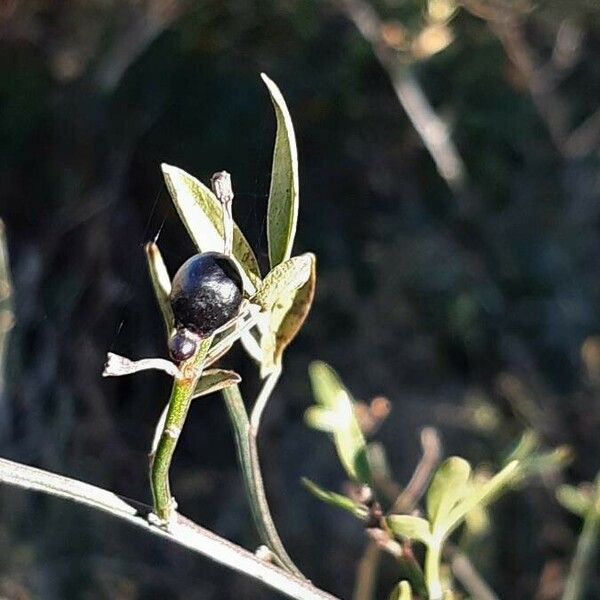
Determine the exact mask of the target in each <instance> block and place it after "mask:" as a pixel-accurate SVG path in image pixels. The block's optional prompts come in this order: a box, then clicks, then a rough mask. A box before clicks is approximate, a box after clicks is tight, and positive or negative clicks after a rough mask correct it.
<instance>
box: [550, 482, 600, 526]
mask: <svg viewBox="0 0 600 600" xmlns="http://www.w3.org/2000/svg"><path fill="white" fill-rule="evenodd" d="M556 499H557V500H558V502H559V503H560V504H561V505H562V507H563V508H566V509H567V510H568V511H569V512H572V513H573V514H574V515H577V516H578V517H582V518H585V516H586V515H587V513H588V511H589V510H590V508H591V507H592V498H591V497H590V496H586V495H585V494H584V493H583V492H582V491H581V490H578V489H577V488H576V487H573V486H572V485H561V486H560V487H559V488H558V489H557V490H556Z"/></svg>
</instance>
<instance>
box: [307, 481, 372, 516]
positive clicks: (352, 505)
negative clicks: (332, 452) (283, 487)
mask: <svg viewBox="0 0 600 600" xmlns="http://www.w3.org/2000/svg"><path fill="white" fill-rule="evenodd" d="M301 481H302V485H303V486H304V487H305V488H306V489H307V490H308V491H309V492H310V493H311V494H312V495H313V496H314V497H315V498H318V499H319V500H322V501H323V502H325V503H326V504H330V505H331V506H335V507H336V508H341V509H342V510H345V511H348V512H349V513H351V514H353V515H354V516H355V517H356V518H358V519H364V518H365V517H366V516H367V514H368V512H369V511H368V509H367V507H366V506H364V505H362V504H358V503H357V502H354V500H351V499H350V498H348V497H347V496H342V494H336V493H335V492H330V491H328V490H324V489H323V488H322V487H320V486H318V485H317V484H316V483H314V482H313V481H311V480H310V479H307V478H306V477H303V478H302V479H301Z"/></svg>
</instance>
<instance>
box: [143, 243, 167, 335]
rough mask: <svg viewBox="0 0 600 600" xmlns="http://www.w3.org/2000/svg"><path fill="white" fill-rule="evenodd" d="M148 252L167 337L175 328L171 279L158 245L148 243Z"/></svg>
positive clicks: (151, 278)
mask: <svg viewBox="0 0 600 600" xmlns="http://www.w3.org/2000/svg"><path fill="white" fill-rule="evenodd" d="M144 250H145V252H146V261H147V263H148V272H149V273H150V280H151V281H152V288H153V289H154V295H155V296H156V301H157V302H158V306H159V308H160V311H161V312H162V316H163V320H164V322H165V328H166V330H167V337H168V336H170V335H171V330H172V329H173V322H174V319H173V310H172V309H171V303H170V302H169V294H170V293H171V279H170V278H169V273H168V271H167V267H166V266H165V263H164V261H163V258H162V255H161V253H160V250H159V249H158V246H157V245H156V244H155V243H154V242H150V243H148V244H146V246H145V248H144Z"/></svg>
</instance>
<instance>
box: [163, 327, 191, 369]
mask: <svg viewBox="0 0 600 600" xmlns="http://www.w3.org/2000/svg"><path fill="white" fill-rule="evenodd" d="M197 348H198V336H196V335H195V334H193V333H192V332H191V331H188V330H187V329H177V330H176V331H175V333H174V334H173V335H172V336H171V338H170V339H169V354H170V355H171V358H172V359H173V360H174V361H175V362H182V361H184V360H187V359H188V358H191V357H192V356H194V354H195V352H196V349H197Z"/></svg>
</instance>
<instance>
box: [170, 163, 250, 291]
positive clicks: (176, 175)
mask: <svg viewBox="0 0 600 600" xmlns="http://www.w3.org/2000/svg"><path fill="white" fill-rule="evenodd" d="M161 167H162V171H163V176H164V178H165V183H166V184H167V188H168V190H169V193H170V194H171V198H172V199H173V203H174V204H175V208H176V209H177V212H178V213H179V216H180V217H181V220H182V221H183V224H184V225H185V227H186V229H187V230H188V233H189V234H190V237H191V238H192V240H193V242H194V243H195V244H196V246H197V247H198V250H200V252H207V251H215V252H223V245H224V241H223V208H222V206H221V204H220V203H219V201H218V200H217V199H216V197H215V195H214V194H213V193H212V191H211V190H210V189H208V188H207V187H206V186H205V185H203V184H202V183H201V182H200V181H198V180H197V179H196V178H195V177H192V176H191V175H189V174H188V173H186V172H185V171H183V170H182V169H178V168H177V167H173V166H171V165H167V164H164V163H163V164H162V165H161ZM233 258H234V260H235V261H236V263H237V264H238V266H239V267H240V271H241V273H242V277H243V279H244V288H245V289H246V291H247V292H248V294H250V295H252V294H254V293H255V291H256V289H257V288H258V287H260V270H259V268H258V262H257V261H256V257H255V256H254V252H253V251H252V248H251V247H250V245H249V244H248V242H247V241H246V238H245V237H244V235H243V234H242V232H241V231H240V229H239V227H238V226H237V225H235V224H234V228H233Z"/></svg>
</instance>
